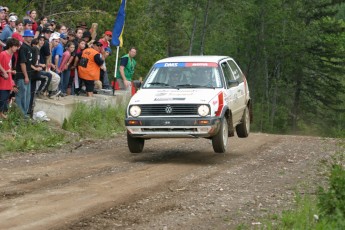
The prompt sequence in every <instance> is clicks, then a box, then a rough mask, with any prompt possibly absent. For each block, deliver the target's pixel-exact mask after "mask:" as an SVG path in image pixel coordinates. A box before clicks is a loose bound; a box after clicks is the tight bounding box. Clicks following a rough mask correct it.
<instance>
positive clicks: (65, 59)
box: [58, 42, 75, 97]
mask: <svg viewBox="0 0 345 230" xmlns="http://www.w3.org/2000/svg"><path fill="white" fill-rule="evenodd" d="M74 50H75V46H74V43H73V42H68V43H67V45H66V51H65V52H64V53H63V55H62V58H61V64H60V66H59V67H58V72H59V73H61V81H60V90H61V96H63V97H65V96H67V88H68V84H69V79H70V75H71V67H70V66H71V62H72V61H73V57H72V53H73V52H74ZM71 57H72V58H71Z"/></svg>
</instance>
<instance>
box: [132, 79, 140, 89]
mask: <svg viewBox="0 0 345 230" xmlns="http://www.w3.org/2000/svg"><path fill="white" fill-rule="evenodd" d="M133 84H134V87H135V88H136V89H139V88H140V87H141V81H139V80H134V81H133Z"/></svg>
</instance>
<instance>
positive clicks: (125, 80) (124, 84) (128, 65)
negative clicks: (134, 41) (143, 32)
mask: <svg viewBox="0 0 345 230" xmlns="http://www.w3.org/2000/svg"><path fill="white" fill-rule="evenodd" d="M136 54H137V49H136V48H135V47H131V48H130V49H129V52H128V54H126V55H124V56H122V57H121V60H120V66H119V68H118V70H117V73H116V81H117V82H118V83H119V87H120V89H122V90H131V87H130V86H131V81H132V76H133V74H134V69H135V66H136V64H137V62H136V61H135V60H134V57H135V55H136Z"/></svg>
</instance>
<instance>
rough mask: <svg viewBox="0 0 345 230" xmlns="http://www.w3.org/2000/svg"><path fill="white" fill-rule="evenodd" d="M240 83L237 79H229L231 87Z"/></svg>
mask: <svg viewBox="0 0 345 230" xmlns="http://www.w3.org/2000/svg"><path fill="white" fill-rule="evenodd" d="M239 84H240V83H239V82H238V81H237V80H229V81H228V85H229V88H232V87H235V86H238V85H239Z"/></svg>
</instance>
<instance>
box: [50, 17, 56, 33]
mask: <svg viewBox="0 0 345 230" xmlns="http://www.w3.org/2000/svg"><path fill="white" fill-rule="evenodd" d="M49 23H50V26H51V28H50V29H51V30H52V31H55V29H56V21H55V20H54V19H51V20H50V22H49Z"/></svg>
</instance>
